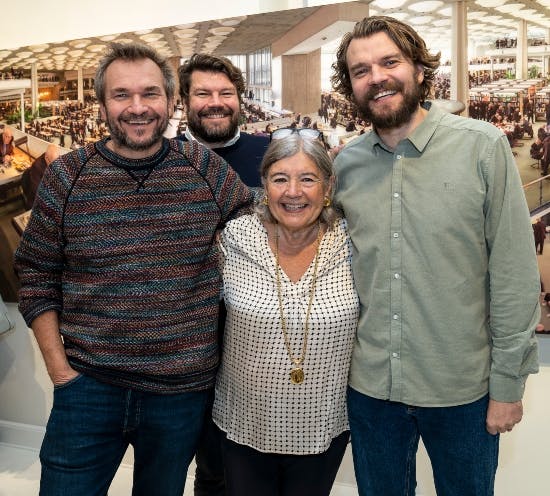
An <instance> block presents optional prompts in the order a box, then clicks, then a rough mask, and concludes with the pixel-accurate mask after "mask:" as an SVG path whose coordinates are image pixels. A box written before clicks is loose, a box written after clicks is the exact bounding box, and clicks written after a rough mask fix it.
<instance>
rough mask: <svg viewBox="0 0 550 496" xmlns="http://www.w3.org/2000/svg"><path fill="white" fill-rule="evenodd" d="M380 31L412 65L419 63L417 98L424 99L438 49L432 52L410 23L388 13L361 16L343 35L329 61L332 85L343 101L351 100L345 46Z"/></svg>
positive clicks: (431, 82)
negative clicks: (333, 55)
mask: <svg viewBox="0 0 550 496" xmlns="http://www.w3.org/2000/svg"><path fill="white" fill-rule="evenodd" d="M381 32H383V33H386V34H387V35H388V36H389V37H390V39H391V40H392V41H393V42H394V43H395V44H396V45H397V47H398V48H399V50H401V53H402V54H403V55H404V56H405V57H406V58H407V59H409V60H410V61H411V62H412V63H413V64H415V65H417V64H420V65H421V66H422V67H423V71H424V80H423V81H422V83H421V101H422V102H424V101H425V100H426V99H427V98H428V96H429V95H430V92H431V90H432V86H433V84H434V79H435V74H436V71H437V69H438V67H439V62H440V58H441V52H438V53H437V54H435V55H432V54H431V53H430V52H429V51H428V48H427V47H426V43H425V42H424V40H423V39H422V38H421V37H420V36H419V34H418V33H417V32H416V31H415V30H414V29H413V28H412V27H411V26H409V25H407V24H405V23H403V22H401V21H398V20H397V19H394V18H393V17H388V16H373V17H365V18H364V19H363V20H362V21H359V22H358V23H357V24H356V25H355V27H354V28H353V31H351V32H350V33H346V34H345V35H344V37H343V38H342V41H341V42H340V46H339V47H338V51H337V52H336V62H334V63H333V64H332V70H333V74H332V76H331V78H330V80H331V83H332V87H333V88H334V90H335V91H337V92H338V93H340V94H341V95H343V96H344V97H345V98H346V99H347V100H349V101H352V102H353V89H352V86H351V78H350V75H349V70H348V64H347V61H346V56H347V51H348V48H349V45H350V43H351V41H352V40H354V39H358V38H366V37H369V36H372V35H373V34H376V33H381Z"/></svg>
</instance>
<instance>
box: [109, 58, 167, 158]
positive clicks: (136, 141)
mask: <svg viewBox="0 0 550 496" xmlns="http://www.w3.org/2000/svg"><path fill="white" fill-rule="evenodd" d="M171 107H172V102H169V101H168V99H167V97H166V92H165V90H164V83H163V78H162V73H161V71H160V69H159V67H158V66H157V65H156V64H155V63H154V62H153V61H152V60H150V59H141V60H136V61H125V60H115V61H114V62H112V63H111V64H110V65H109V67H107V70H106V72H105V104H104V105H100V111H101V117H102V118H103V119H104V120H105V121H106V122H107V126H108V127H109V131H110V132H111V141H109V142H108V143H110V145H109V146H110V147H111V148H112V149H113V151H114V152H116V153H118V154H119V155H122V156H124V157H127V158H144V157H148V156H151V155H152V154H154V153H155V152H156V151H157V150H158V149H159V148H160V146H161V143H162V134H163V133H164V131H165V130H166V127H167V126H168V118H169V108H171Z"/></svg>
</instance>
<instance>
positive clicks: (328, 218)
mask: <svg viewBox="0 0 550 496" xmlns="http://www.w3.org/2000/svg"><path fill="white" fill-rule="evenodd" d="M299 152H302V153H304V154H305V155H307V156H308V157H309V158H310V159H311V160H312V161H313V163H314V164H315V165H316V166H317V167H318V168H319V172H320V173H321V175H322V177H323V184H324V185H325V187H326V188H327V189H328V188H329V187H330V186H332V188H331V189H330V192H329V194H328V195H327V196H328V198H329V199H330V201H331V204H330V205H329V206H328V207H324V208H323V210H322V211H321V215H320V216H319V219H320V221H321V222H323V223H325V224H326V225H327V229H332V228H333V227H334V223H335V222H336V220H337V219H338V218H339V217H341V216H342V215H341V213H340V212H339V211H337V210H336V209H335V208H334V207H333V206H332V198H333V195H334V186H335V182H336V178H335V175H334V169H333V167H332V159H331V158H330V156H329V154H328V153H327V151H326V149H325V146H324V145H323V143H322V142H321V141H319V140H316V139H311V138H303V137H302V136H300V135H299V134H298V133H293V134H291V135H289V136H287V137H286V138H281V139H275V140H273V141H272V142H271V143H270V144H269V147H268V148H267V150H266V152H265V155H264V158H263V160H262V163H261V164H260V175H261V179H262V184H263V186H264V190H263V191H262V193H261V195H260V196H259V201H258V202H257V203H256V206H255V211H256V214H257V215H258V217H260V219H262V220H265V221H267V222H272V223H276V220H275V219H274V218H273V216H272V215H271V211H270V210H269V205H265V204H264V200H265V198H267V196H266V192H265V183H266V181H267V176H268V174H269V169H270V168H271V166H272V165H273V164H274V163H275V162H278V161H279V160H282V159H284V158H288V157H293V156H294V155H296V154H297V153H299Z"/></svg>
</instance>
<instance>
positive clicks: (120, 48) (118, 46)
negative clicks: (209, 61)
mask: <svg viewBox="0 0 550 496" xmlns="http://www.w3.org/2000/svg"><path fill="white" fill-rule="evenodd" d="M143 59H150V60H152V61H153V62H154V63H155V64H157V66H158V68H159V69H160V72H161V73H162V77H163V79H164V91H165V92H166V97H167V99H168V100H173V99H174V96H175V93H176V77H175V75H174V71H172V68H171V67H170V65H169V63H168V62H167V61H166V59H164V58H163V57H161V56H160V55H159V54H158V53H157V52H156V51H155V50H154V49H153V48H151V47H149V46H147V45H142V44H140V43H110V44H109V46H108V48H107V51H106V52H105V55H104V56H103V58H102V59H101V61H100V63H99V66H98V68H97V71H96V74H95V80H94V90H95V94H96V98H97V100H98V101H99V103H101V104H103V105H105V73H106V71H107V68H108V67H109V66H110V65H111V63H113V62H114V61H115V60H124V61H129V62H135V61H136V60H143Z"/></svg>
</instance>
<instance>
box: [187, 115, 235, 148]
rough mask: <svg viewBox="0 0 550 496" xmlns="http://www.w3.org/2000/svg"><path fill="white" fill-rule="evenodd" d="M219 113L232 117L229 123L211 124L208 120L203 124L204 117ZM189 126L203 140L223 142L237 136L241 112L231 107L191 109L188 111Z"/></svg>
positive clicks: (194, 134)
mask: <svg viewBox="0 0 550 496" xmlns="http://www.w3.org/2000/svg"><path fill="white" fill-rule="evenodd" d="M219 114H223V115H224V116H229V117H230V120H229V123H228V124H227V125H225V124H224V125H220V124H216V125H211V124H209V123H208V122H207V123H206V125H204V124H203V122H202V118H203V117H208V116H209V115H219ZM187 126H188V127H189V129H190V130H191V133H192V134H193V136H195V137H196V138H198V139H200V140H201V141H204V142H205V143H221V142H224V141H229V140H230V139H231V138H233V136H235V133H236V132H237V129H238V127H239V114H238V113H236V112H234V111H233V110H231V109H224V108H223V107H217V108H211V109H209V110H203V111H200V112H195V111H192V110H189V112H188V113H187Z"/></svg>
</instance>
